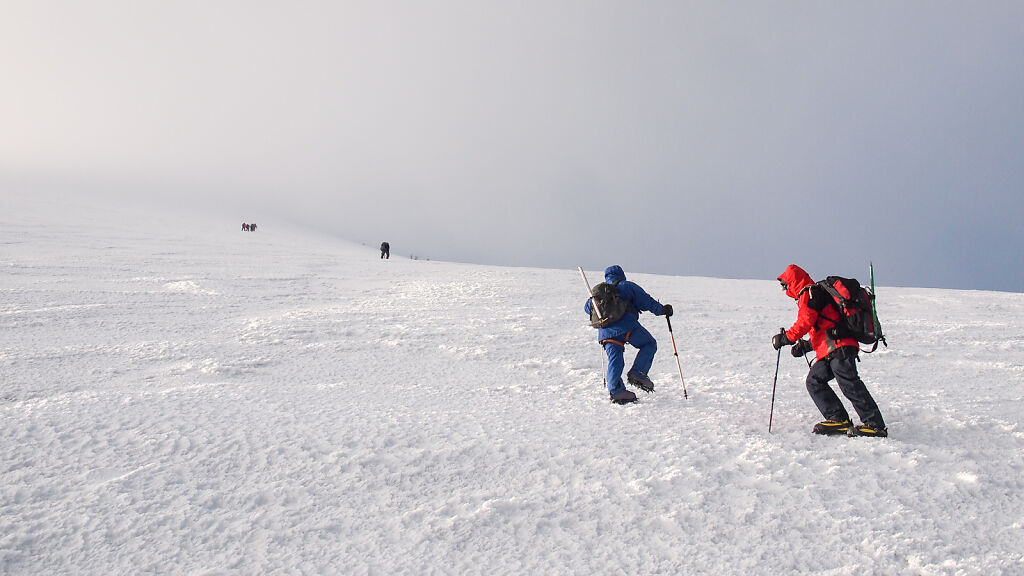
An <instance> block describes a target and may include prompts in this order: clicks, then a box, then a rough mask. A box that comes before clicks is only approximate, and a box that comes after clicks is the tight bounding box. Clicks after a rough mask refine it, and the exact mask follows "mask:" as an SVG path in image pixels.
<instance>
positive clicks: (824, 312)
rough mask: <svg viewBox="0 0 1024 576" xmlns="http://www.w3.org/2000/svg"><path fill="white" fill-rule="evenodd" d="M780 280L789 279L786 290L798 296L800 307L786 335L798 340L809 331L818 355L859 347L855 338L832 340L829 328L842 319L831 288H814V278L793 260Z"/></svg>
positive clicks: (789, 293) (792, 339) (790, 295)
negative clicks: (844, 348)
mask: <svg viewBox="0 0 1024 576" xmlns="http://www.w3.org/2000/svg"><path fill="white" fill-rule="evenodd" d="M779 280H781V281H783V282H785V283H786V294H787V295H788V296H789V297H790V298H793V299H795V300H796V302H797V306H798V307H799V311H798V312H797V316H796V322H794V323H793V325H792V326H790V328H789V330H786V337H787V338H789V339H790V341H792V342H796V341H797V340H799V339H800V338H802V337H803V336H804V334H810V338H811V346H813V347H814V353H815V354H816V355H817V356H818V358H824V357H826V356H828V355H829V354H831V353H833V352H835V351H836V350H838V349H840V348H843V347H845V346H854V347H857V348H859V347H860V343H859V342H857V339H856V338H840V339H839V340H833V339H832V338H831V337H830V336H829V335H828V330H829V328H832V327H834V326H835V325H836V321H838V320H839V311H838V310H837V309H836V306H835V301H834V300H832V297H831V296H829V294H828V292H825V290H823V289H821V288H813V289H812V288H811V286H814V280H811V277H810V276H809V275H808V274H807V272H804V270H803V268H801V267H799V266H797V265H796V264H790V265H789V266H787V267H786V271H785V272H783V273H782V274H780V275H779Z"/></svg>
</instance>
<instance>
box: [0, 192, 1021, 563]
mask: <svg viewBox="0 0 1024 576" xmlns="http://www.w3.org/2000/svg"><path fill="white" fill-rule="evenodd" d="M2 202H3V205H2V206H0V207H2V208H3V209H2V211H0V279H2V280H0V295H2V300H0V379H2V382H0V420H2V426H0V573H4V574H97V575H98V574H138V573H159V574H271V573H273V574H554V573H558V574H712V573H714V574H743V575H748V574H797V573H799V574H821V575H843V574H858V575H859V574H908V575H909V574H914V575H916V574H987V575H991V574H1024V496H1022V493H1024V479H1022V478H1024V459H1022V454H1024V450H1022V449H1024V430H1022V428H1021V423H1020V419H1021V416H1020V414H1021V397H1022V383H1024V295H1021V294H1007V293H992V292H966V291H951V290H934V289H910V288H886V287H884V283H883V286H882V287H880V288H879V299H880V313H881V315H882V319H883V322H884V323H885V326H886V328H887V331H888V334H889V345H890V347H889V349H888V350H884V351H881V352H879V353H876V354H873V355H871V356H868V357H866V358H865V359H864V361H863V362H862V363H861V365H860V366H861V373H862V376H863V377H864V379H865V381H866V383H867V384H868V387H869V389H870V390H871V391H872V393H873V394H874V395H875V397H876V399H877V400H878V403H879V405H880V407H881V408H882V410H883V414H884V416H885V418H886V420H887V421H888V424H889V427H890V431H891V434H892V437H891V438H889V439H883V440H879V439H847V438H822V437H817V436H813V435H811V434H810V433H809V430H810V427H811V426H812V425H813V423H814V422H816V421H817V420H818V419H819V415H818V414H817V413H816V411H815V409H814V406H813V404H812V403H811V400H810V398H809V397H808V396H807V394H806V391H805V390H804V389H803V377H804V375H805V373H806V365H805V364H804V363H803V361H802V360H800V359H794V358H791V357H789V356H788V355H787V354H783V357H782V364H781V370H780V373H779V379H778V389H777V396H776V403H775V412H774V423H773V433H772V434H768V432H767V424H768V416H769V403H770V397H771V386H772V375H773V373H774V369H775V361H776V355H775V351H774V350H772V348H771V346H770V343H769V339H770V337H771V335H772V334H773V333H774V332H775V331H777V329H778V327H779V326H782V325H788V324H789V323H791V322H792V320H793V319H794V317H795V308H794V307H793V304H792V301H791V300H789V299H787V298H785V297H784V296H783V295H782V294H780V293H779V291H778V289H777V285H776V282H775V281H774V280H771V279H766V280H765V281H737V280H717V279H710V278H690V277H666V276H651V275H643V274H630V271H629V268H628V263H625V262H621V263H620V264H623V265H624V266H625V267H626V272H627V275H629V277H630V278H631V279H633V280H636V281H637V282H639V283H640V284H641V285H642V286H644V287H645V288H646V289H647V290H648V291H649V292H650V293H651V294H652V295H654V296H655V297H656V298H658V299H659V300H661V301H662V302H665V303H671V304H673V305H674V307H675V310H676V316H675V317H674V318H673V328H674V330H675V336H676V342H677V345H678V347H679V351H680V358H681V361H682V365H683V370H684V372H685V374H686V376H687V387H688V389H689V393H690V398H689V400H685V399H684V398H683V395H682V392H681V389H680V385H679V377H678V374H677V371H676V365H675V360H674V358H673V356H672V345H671V342H670V340H669V334H668V331H667V328H666V325H665V323H664V320H663V319H662V318H659V317H653V316H651V315H649V314H645V315H644V316H643V318H642V321H643V322H644V324H645V325H646V326H647V327H648V328H649V329H650V330H651V331H652V333H653V334H654V335H655V336H656V337H657V338H658V340H659V345H660V350H659V353H658V356H657V358H656V359H655V364H654V368H653V369H652V372H651V375H652V377H653V378H654V380H655V382H656V383H657V384H658V390H657V392H656V393H654V394H652V395H650V396H647V395H643V394H641V395H642V396H643V397H642V399H641V402H640V403H639V404H637V405H632V406H625V407H620V406H615V405H612V404H610V403H609V402H608V400H607V394H606V392H605V391H604V390H603V388H602V383H601V374H600V371H601V365H602V356H601V349H600V347H599V346H598V345H597V344H596V343H595V342H594V340H595V333H594V331H593V330H592V329H590V328H589V327H588V326H587V325H586V321H587V318H586V315H585V314H584V313H583V311H582V306H583V301H584V288H583V286H582V281H581V280H580V278H579V276H578V274H577V273H576V271H574V270H541V269H526V268H515V269H513V268H498V267H487V266H471V265H460V264H451V263H442V262H432V261H422V260H411V259H408V258H403V257H401V256H399V255H398V254H399V253H401V254H406V253H408V252H409V251H412V250H411V249H410V248H412V247H402V246H394V247H393V255H392V259H391V260H390V261H381V260H379V259H378V257H377V256H378V253H377V251H376V248H375V246H371V247H363V246H359V245H355V244H349V243H344V242H340V241H337V240H334V239H330V238H320V237H314V236H310V235H305V234H303V233H301V232H296V231H288V230H282V229H279V228H277V227H275V225H274V223H273V222H260V223H259V224H260V228H259V231H258V232H256V233H243V232H241V231H239V228H240V225H241V220H240V219H239V221H238V222H235V221H221V222H211V221H205V220H202V219H197V218H176V217H174V216H171V215H166V216H162V217H161V218H158V219H152V218H147V217H146V216H145V215H141V214H133V213H132V212H131V210H130V209H129V208H127V207H124V206H119V207H90V206H88V205H87V204H86V203H85V202H75V201H74V200H73V199H72V198H65V199H63V200H62V201H61V202H59V203H54V202H52V201H49V200H37V201H30V200H28V199H26V198H23V197H22V198H19V197H17V196H14V195H11V194H8V195H7V196H5V197H4V198H3V199H2ZM381 240H383V239H381ZM612 263H613V262H609V263H608V264H612ZM788 263H789V261H783V260H780V261H779V263H778V264H779V270H780V271H781V270H782V268H784V266H785V265H786V264H788ZM876 263H877V262H876ZM878 271H879V275H880V277H881V279H882V280H884V276H885V270H884V264H882V265H880V266H879V270H878ZM588 272H589V273H590V274H591V278H592V280H593V279H594V278H598V277H599V276H600V271H588ZM810 272H811V274H812V275H816V276H823V275H825V274H827V273H846V274H850V275H856V274H857V273H858V271H847V270H827V271H826V270H811V271H810ZM628 358H629V359H631V358H632V352H630V353H629V356H628Z"/></svg>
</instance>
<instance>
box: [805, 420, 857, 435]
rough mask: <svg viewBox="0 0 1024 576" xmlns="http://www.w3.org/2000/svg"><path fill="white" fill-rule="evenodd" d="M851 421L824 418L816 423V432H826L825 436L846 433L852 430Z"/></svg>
mask: <svg viewBox="0 0 1024 576" xmlns="http://www.w3.org/2000/svg"><path fill="white" fill-rule="evenodd" d="M850 429H851V428H850V421H849V420H843V421H842V422H839V421H836V420H822V421H821V422H818V423H817V424H815V425H814V430H812V432H814V433H815V434H824V435H825V436H833V435H835V434H846V433H847V432H848V431H849V430H850Z"/></svg>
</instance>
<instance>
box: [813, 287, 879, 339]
mask: <svg viewBox="0 0 1024 576" xmlns="http://www.w3.org/2000/svg"><path fill="white" fill-rule="evenodd" d="M815 286H820V287H821V288H822V289H823V290H825V291H826V292H828V294H829V296H831V297H832V300H833V301H834V302H835V307H836V309H837V310H838V311H839V322H838V323H836V325H835V327H833V328H830V329H829V330H828V335H829V336H830V337H831V338H832V339H834V340H838V339H839V338H854V339H856V340H857V341H858V342H860V343H861V344H871V345H872V346H871V350H865V351H864V352H865V353H866V354H870V353H872V352H874V351H875V349H876V348H878V343H879V342H881V343H882V344H884V345H885V346H886V347H888V346H889V344H887V343H886V341H885V336H884V335H882V325H881V324H880V323H879V322H878V317H877V316H876V315H875V306H874V303H875V295H874V294H872V293H871V290H869V289H868V288H867V286H861V285H860V282H858V281H857V280H856V279H855V278H843V277H842V276H829V277H828V278H826V279H824V280H822V281H821V282H817V283H815Z"/></svg>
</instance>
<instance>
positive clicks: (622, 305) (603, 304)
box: [590, 282, 631, 328]
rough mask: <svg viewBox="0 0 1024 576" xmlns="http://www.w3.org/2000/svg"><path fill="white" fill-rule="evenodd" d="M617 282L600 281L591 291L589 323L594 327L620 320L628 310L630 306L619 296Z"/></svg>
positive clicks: (601, 326) (608, 324) (602, 326)
mask: <svg viewBox="0 0 1024 576" xmlns="http://www.w3.org/2000/svg"><path fill="white" fill-rule="evenodd" d="M618 284H619V283H618V282H615V283H614V284H609V283H607V282H601V283H600V284H598V285H597V286H594V289H593V290H592V291H591V296H592V298H593V303H592V305H591V306H590V325H591V326H593V327H594V328H604V327H606V326H610V325H612V324H614V323H616V322H618V321H619V320H621V319H622V317H623V316H625V315H626V312H628V311H629V309H630V307H631V306H630V304H629V302H626V301H625V300H623V299H622V297H621V296H619V289H618V287H617V286H618ZM598 310H600V311H601V314H600V315H598V313H597V311H598Z"/></svg>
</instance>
